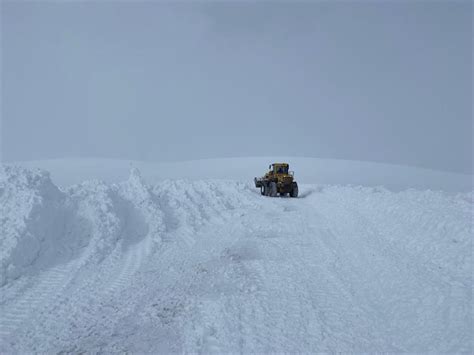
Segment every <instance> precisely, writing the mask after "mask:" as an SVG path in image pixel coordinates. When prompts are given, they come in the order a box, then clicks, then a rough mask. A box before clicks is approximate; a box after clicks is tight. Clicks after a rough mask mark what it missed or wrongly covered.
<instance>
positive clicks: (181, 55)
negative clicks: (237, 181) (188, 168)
mask: <svg viewBox="0 0 474 355" xmlns="http://www.w3.org/2000/svg"><path fill="white" fill-rule="evenodd" d="M1 10H2V15H1V20H2V27H1V29H2V53H1V54H2V78H1V81H2V103H3V105H2V135H1V148H2V153H3V160H6V161H13V160H32V159H48V158H64V157H103V158H125V159H140V160H152V161H170V160H182V159H195V158H213V157H231V156H262V155H266V156H268V155H272V156H277V155H284V156H288V155H293V156H307V157H311V156H312V157H322V158H342V159H358V160H373V161H383V162H389V163H398V164H409V165H417V166H424V167H430V168H434V169H442V170H451V171H459V172H469V171H471V167H472V152H471V151H472V133H473V131H472V14H473V12H472V4H471V2H469V1H464V2H460V1H459V2H457V1H445V2H428V1H423V2H416V1H409V2H404V3H399V2H398V3H397V2H385V1H384V2H345V3H344V2H337V3H334V2H333V3H329V2H305V3H290V2H271V1H269V2H260V3H257V2H245V3H242V2H240V3H239V2H233V3H216V2H208V3H206V2H201V3H179V4H171V3H162V2H161V3H158V2H142V3H133V2H113V1H112V2H107V3H100V2H82V1H81V2H72V3H60V2H34V3H33V2H30V3H28V2H26V3H25V2H23V3H18V2H16V3H15V2H8V1H3V2H2V7H1Z"/></svg>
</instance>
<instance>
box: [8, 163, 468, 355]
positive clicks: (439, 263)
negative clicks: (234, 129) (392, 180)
mask: <svg viewBox="0 0 474 355" xmlns="http://www.w3.org/2000/svg"><path fill="white" fill-rule="evenodd" d="M473 196H474V194H473V193H472V192H470V193H458V194H455V193H447V192H441V191H430V190H415V189H407V190H403V191H400V192H392V191H389V190H387V189H384V188H382V187H377V188H373V187H353V186H334V185H302V186H300V198H298V199H291V198H267V197H263V196H260V194H259V192H258V191H256V189H255V188H254V187H253V186H252V185H251V184H250V183H247V182H245V183H243V182H238V181H230V180H193V181H188V180H164V181H161V182H158V183H156V184H155V185H153V186H152V185H147V184H146V183H145V182H144V181H143V179H142V178H141V177H140V174H139V172H138V171H137V170H133V171H132V172H131V174H130V177H129V178H128V180H126V181H125V182H122V183H116V184H112V183H105V182H101V181H98V180H93V181H86V182H83V183H80V184H77V185H73V186H70V187H67V188H62V187H61V188H58V187H57V186H56V185H55V184H54V183H53V182H52V181H51V179H50V177H49V174H48V173H46V172H44V171H40V170H35V171H33V170H28V169H25V168H20V167H13V166H2V167H1V168H0V251H1V254H0V267H1V269H0V273H1V279H0V285H1V288H0V290H1V299H0V352H1V353H31V352H40V353H54V352H61V351H64V352H133V353H137V352H139V353H141V352H153V353H156V352H193V353H194V352H200V353H209V352H217V353H224V352H240V353H268V352H290V353H296V352H362V351H365V352H367V351H368V352H428V351H432V352H472V351H473V341H472V334H473V323H472V322H473V321H472V316H473V309H472V281H473V280H472V235H473V230H472V218H473V214H472V212H473Z"/></svg>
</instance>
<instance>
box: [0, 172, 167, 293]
mask: <svg viewBox="0 0 474 355" xmlns="http://www.w3.org/2000/svg"><path fill="white" fill-rule="evenodd" d="M0 215H1V216H2V219H1V230H0V231H1V234H0V248H1V250H2V253H1V255H0V267H1V269H0V273H1V279H0V285H4V284H5V283H7V282H8V281H9V280H12V279H15V278H18V277H19V276H21V275H24V274H34V273H37V272H38V271H40V270H43V269H46V268H48V267H52V266H53V265H56V264H60V263H66V262H68V261H70V260H71V259H75V258H78V257H79V256H80V257H81V263H83V264H85V263H91V262H100V261H101V260H102V259H103V258H104V257H105V256H106V255H107V254H109V253H110V252H111V251H112V250H113V249H114V248H115V247H116V246H117V245H118V244H119V243H120V244H121V245H123V246H126V245H127V244H130V243H134V242H137V241H139V240H141V239H143V238H145V237H146V236H148V235H150V238H152V240H153V241H154V242H157V241H159V238H160V237H159V236H160V233H159V230H160V228H162V225H161V223H160V218H159V217H160V211H159V210H158V208H157V205H156V204H155V203H154V202H153V200H152V199H151V198H150V195H149V192H148V187H147V186H145V184H144V183H143V181H142V179H141V177H140V175H139V172H138V171H137V170H132V171H131V174H130V178H129V179H128V181H126V182H124V183H120V184H114V185H107V184H106V183H104V182H101V181H98V180H95V181H87V182H84V183H82V184H78V185H74V186H72V187H69V188H67V189H65V190H63V191H62V190H60V189H59V188H58V187H57V186H56V185H54V184H53V183H52V181H51V179H50V175H49V173H47V172H45V171H41V170H34V171H31V170H27V169H25V168H20V167H13V166H3V167H1V169H0Z"/></svg>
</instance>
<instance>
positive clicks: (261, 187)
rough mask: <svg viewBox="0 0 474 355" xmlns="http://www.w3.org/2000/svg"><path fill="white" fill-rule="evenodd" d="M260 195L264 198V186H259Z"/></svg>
mask: <svg viewBox="0 0 474 355" xmlns="http://www.w3.org/2000/svg"><path fill="white" fill-rule="evenodd" d="M260 194H261V195H262V196H265V185H262V186H260Z"/></svg>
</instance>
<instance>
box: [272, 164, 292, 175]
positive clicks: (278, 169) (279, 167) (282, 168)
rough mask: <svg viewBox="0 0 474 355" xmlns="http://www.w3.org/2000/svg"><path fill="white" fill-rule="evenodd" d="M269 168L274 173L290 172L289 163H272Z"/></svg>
mask: <svg viewBox="0 0 474 355" xmlns="http://www.w3.org/2000/svg"><path fill="white" fill-rule="evenodd" d="M268 169H269V170H270V172H271V173H272V174H286V175H287V174H288V169H289V165H288V164H282V163H274V164H271V165H270V166H269V167H268Z"/></svg>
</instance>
